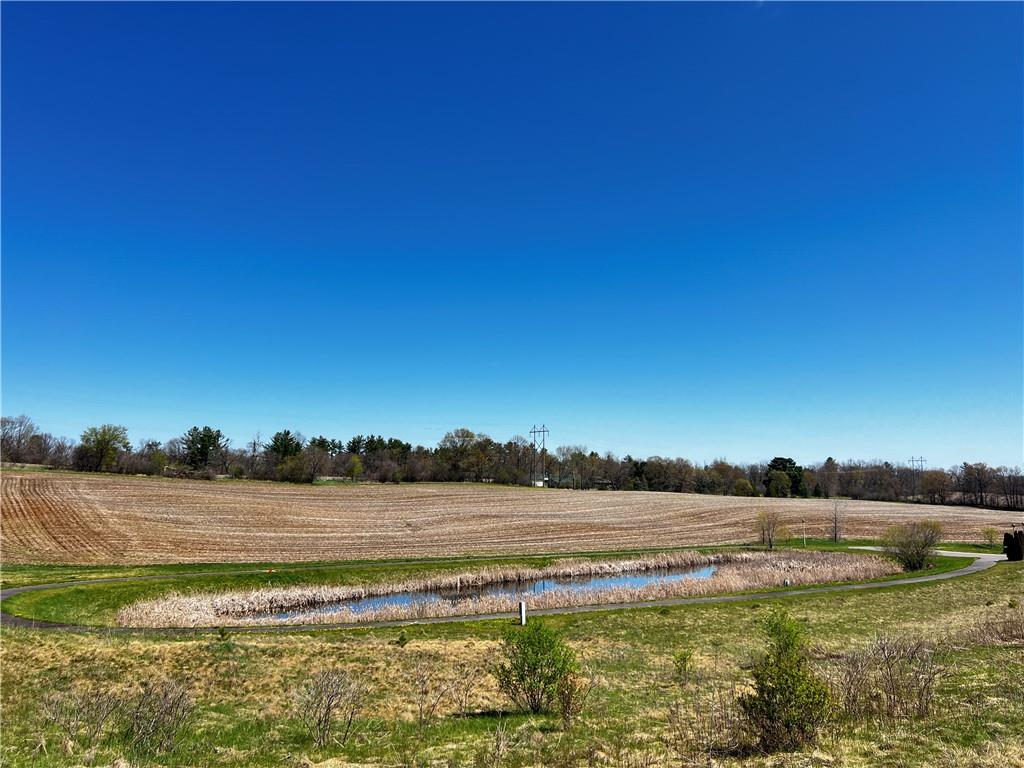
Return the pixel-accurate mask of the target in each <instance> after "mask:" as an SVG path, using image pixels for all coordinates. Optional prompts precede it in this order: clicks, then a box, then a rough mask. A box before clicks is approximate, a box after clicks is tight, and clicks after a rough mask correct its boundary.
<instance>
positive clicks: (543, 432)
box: [530, 424, 551, 488]
mask: <svg viewBox="0 0 1024 768" xmlns="http://www.w3.org/2000/svg"><path fill="white" fill-rule="evenodd" d="M550 431H551V430H549V429H548V428H547V426H546V425H544V424H541V425H540V427H539V428H538V427H537V425H536V424H534V425H533V429H531V430H530V437H531V438H533V461H531V462H530V485H533V486H536V487H537V488H544V487H545V486H546V485H547V484H548V475H547V467H545V463H546V458H547V445H548V433H549V432H550ZM538 435H539V436H540V453H538V452H537V438H538ZM538 460H539V461H540V474H539V475H538V474H537V473H536V469H537V462H538Z"/></svg>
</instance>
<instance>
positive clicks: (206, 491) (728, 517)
mask: <svg viewBox="0 0 1024 768" xmlns="http://www.w3.org/2000/svg"><path fill="white" fill-rule="evenodd" d="M0 486H2V516H0V538H2V544H3V555H4V561H5V562H7V563H40V562H50V563H73V564H87V563H118V564H131V563H172V562H174V563H177V562H252V561H275V562H284V561H308V560H345V559H363V558H396V557H407V558H417V557H430V556H436V557H441V556H453V555H467V554H499V553H500V554H516V553H519V554H526V553H536V552H570V551H576V552H579V551H587V550H620V549H627V548H643V547H671V546H685V545H700V544H724V543H740V542H746V541H750V540H751V538H752V536H753V528H752V526H753V522H754V520H755V518H756V516H757V514H758V513H759V512H761V511H764V510H778V511H780V512H781V514H782V518H783V522H786V523H789V524H790V527H791V529H792V530H793V531H797V532H799V531H800V530H801V527H800V524H799V520H800V519H802V518H806V520H807V534H808V535H809V536H826V535H827V534H828V531H829V519H830V514H831V512H832V502H831V501H827V500H813V499H760V498H754V499H749V498H739V497H731V496H701V495H695V494H678V493H648V492H627V491H621V492H619V491H583V492H581V491H562V490H549V489H533V488H512V487H503V486H485V485H472V484H407V485H375V484H360V485H356V486H351V487H349V486H323V487H316V486H293V485H285V484H279V483H266V482H254V481H220V482H203V481H188V480H169V479H163V478H142V477H121V476H111V475H88V474H75V473H40V472H17V471H10V470H8V471H4V472H3V476H2V478H0ZM846 516H847V520H846V525H845V526H844V532H845V534H846V535H847V536H848V537H856V536H864V537H877V536H879V535H881V534H882V533H883V532H884V531H885V529H886V528H887V527H888V526H890V525H891V524H893V523H896V522H901V521H908V520H920V519H925V518H927V519H933V520H938V521H940V522H942V523H943V525H944V529H945V534H946V537H947V538H948V539H953V540H968V539H969V540H979V541H980V540H981V539H982V533H981V531H982V530H983V529H984V528H986V527H989V526H992V525H996V524H999V523H1001V522H1004V517H1005V514H1004V513H1000V512H995V511H991V510H981V509H973V508H969V507H938V506H927V505H909V504H890V503H883V502H852V501H851V502H848V505H847V511H846Z"/></svg>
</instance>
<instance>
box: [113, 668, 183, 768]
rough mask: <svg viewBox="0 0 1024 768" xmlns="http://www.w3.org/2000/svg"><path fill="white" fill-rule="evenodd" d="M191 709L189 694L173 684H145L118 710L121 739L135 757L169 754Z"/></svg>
mask: <svg viewBox="0 0 1024 768" xmlns="http://www.w3.org/2000/svg"><path fill="white" fill-rule="evenodd" d="M193 709H194V706H193V704H192V698H191V697H190V696H189V694H188V691H187V690H186V689H185V688H184V687H183V686H181V685H180V684H178V683H176V682H174V681H172V680H167V681H162V682H157V683H150V682H146V683H144V684H143V686H142V690H141V691H139V693H138V694H136V695H135V696H134V697H132V698H130V699H128V700H127V701H126V702H125V703H124V706H123V708H122V710H121V714H122V718H123V723H122V726H123V736H124V741H125V744H126V746H127V747H128V749H129V751H131V752H134V753H136V754H144V755H149V754H155V753H157V752H170V751H171V750H173V749H174V745H175V743H176V742H177V740H178V736H179V735H180V733H181V730H182V728H183V727H184V726H185V723H186V722H187V721H188V719H189V717H191V715H192V711H193Z"/></svg>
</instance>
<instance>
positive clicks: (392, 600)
mask: <svg viewBox="0 0 1024 768" xmlns="http://www.w3.org/2000/svg"><path fill="white" fill-rule="evenodd" d="M714 573H715V566H713V565H708V566H705V567H703V568H666V569H659V570H651V571H642V572H638V573H619V574H615V575H599V576H580V577H576V578H569V577H567V578H559V579H531V580H528V581H517V582H500V583H495V584H484V585H482V586H475V587H467V588H464V589H458V590H455V589H451V590H440V591H421V592H398V593H396V594H393V595H378V596H375V597H358V598H351V599H349V600H338V601H335V602H332V603H327V604H325V605H322V606H320V607H319V608H304V609H302V610H297V611H280V612H274V613H272V614H270V615H271V616H273V617H274V618H276V619H290V618H292V617H293V616H297V615H299V614H310V613H312V614H327V615H330V614H332V613H340V612H342V611H349V610H350V611H353V612H354V613H364V612H366V611H373V610H376V609H378V608H391V607H401V608H408V607H410V606H416V605H421V604H424V603H433V602H442V601H443V602H447V603H450V604H453V605H454V604H457V603H460V602H463V601H467V600H473V599H476V598H481V597H511V598H513V599H515V600H524V599H528V598H529V597H530V596H531V595H539V594H543V593H544V592H550V591H552V590H570V591H572V592H576V593H581V592H599V591H601V590H606V589H615V588H618V587H624V588H627V589H639V588H641V587H646V586H648V585H649V584H660V583H670V582H675V581H683V580H685V579H701V580H704V579H710V578H711V577H712V575H714Z"/></svg>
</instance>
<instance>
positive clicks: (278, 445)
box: [267, 429, 302, 462]
mask: <svg viewBox="0 0 1024 768" xmlns="http://www.w3.org/2000/svg"><path fill="white" fill-rule="evenodd" d="M267 450H268V451H270V452H271V453H272V454H274V456H275V457H276V459H277V461H278V462H282V461H284V460H285V459H287V458H289V457H290V456H297V455H299V454H300V453H302V437H300V436H299V435H293V434H292V432H291V430H289V429H283V430H281V431H280V432H275V433H274V436H273V437H272V438H270V443H268V444H267Z"/></svg>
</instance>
